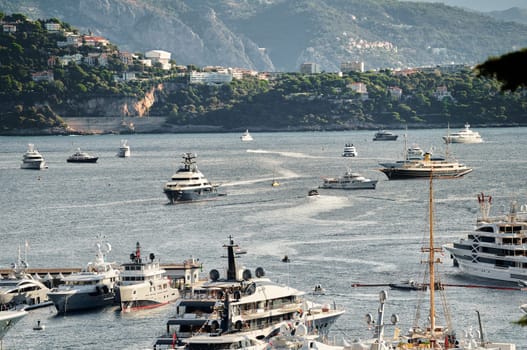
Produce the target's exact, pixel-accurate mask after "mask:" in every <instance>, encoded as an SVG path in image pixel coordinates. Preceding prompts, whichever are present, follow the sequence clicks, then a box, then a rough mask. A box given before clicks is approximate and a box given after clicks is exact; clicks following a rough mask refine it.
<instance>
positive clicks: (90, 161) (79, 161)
mask: <svg viewBox="0 0 527 350" xmlns="http://www.w3.org/2000/svg"><path fill="white" fill-rule="evenodd" d="M98 159H99V158H98V157H93V158H83V159H68V160H67V162H68V163H97V160H98Z"/></svg>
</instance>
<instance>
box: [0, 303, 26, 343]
mask: <svg viewBox="0 0 527 350" xmlns="http://www.w3.org/2000/svg"><path fill="white" fill-rule="evenodd" d="M25 316H27V311H24V310H9V311H0V342H1V341H2V339H4V336H5V335H6V333H7V332H8V331H9V330H10V329H11V328H13V327H14V326H15V324H17V322H18V321H20V320H21V319H22V318H24V317H25Z"/></svg>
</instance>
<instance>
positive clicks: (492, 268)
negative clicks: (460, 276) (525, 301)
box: [444, 194, 527, 284]
mask: <svg viewBox="0 0 527 350" xmlns="http://www.w3.org/2000/svg"><path fill="white" fill-rule="evenodd" d="M478 202H479V206H480V212H481V217H479V218H477V221H476V228H475V230H474V231H473V232H471V233H469V234H468V235H467V237H466V238H461V239H460V240H459V241H457V242H454V243H451V244H448V245H445V247H444V248H445V249H446V250H447V251H448V252H449V253H450V255H451V256H452V259H453V261H454V266H457V267H459V269H460V270H461V271H462V272H463V273H465V274H467V275H471V276H476V277H480V278H486V279H491V280H499V281H506V282H513V283H520V284H525V283H526V282H527V237H526V236H525V232H527V206H525V205H521V206H519V205H518V203H517V202H515V201H513V202H512V203H511V206H510V209H509V212H508V213H504V214H503V215H499V216H494V217H491V216H489V212H490V208H491V204H492V197H490V196H485V195H484V194H480V195H478Z"/></svg>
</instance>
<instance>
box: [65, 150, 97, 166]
mask: <svg viewBox="0 0 527 350" xmlns="http://www.w3.org/2000/svg"><path fill="white" fill-rule="evenodd" d="M97 159H99V157H96V156H92V155H91V154H89V153H87V152H83V151H81V149H80V148H77V151H76V152H75V153H73V154H72V155H71V156H69V157H68V159H67V162H68V163H96V162H97Z"/></svg>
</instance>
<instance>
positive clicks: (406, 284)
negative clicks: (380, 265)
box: [388, 280, 428, 290]
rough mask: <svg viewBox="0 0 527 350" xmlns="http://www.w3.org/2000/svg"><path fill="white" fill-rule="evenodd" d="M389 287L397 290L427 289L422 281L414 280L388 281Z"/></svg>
mask: <svg viewBox="0 0 527 350" xmlns="http://www.w3.org/2000/svg"><path fill="white" fill-rule="evenodd" d="M388 286H389V287H390V288H391V289H399V290H427V289H428V286H427V285H426V284H424V283H417V282H416V281H414V280H408V281H402V282H400V283H390V284H389V285H388Z"/></svg>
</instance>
